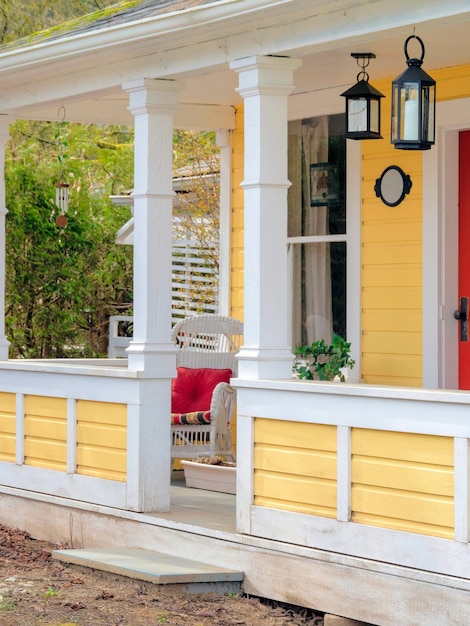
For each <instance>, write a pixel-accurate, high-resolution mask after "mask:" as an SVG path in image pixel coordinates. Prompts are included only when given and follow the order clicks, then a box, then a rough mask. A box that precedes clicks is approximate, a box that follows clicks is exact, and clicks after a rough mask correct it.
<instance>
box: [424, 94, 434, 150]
mask: <svg viewBox="0 0 470 626" xmlns="http://www.w3.org/2000/svg"><path fill="white" fill-rule="evenodd" d="M421 98H422V99H421V103H422V104H421V106H422V113H421V115H422V120H423V139H424V141H430V142H432V143H434V103H435V98H436V88H435V85H431V86H429V87H428V86H423V87H422V96H421Z"/></svg>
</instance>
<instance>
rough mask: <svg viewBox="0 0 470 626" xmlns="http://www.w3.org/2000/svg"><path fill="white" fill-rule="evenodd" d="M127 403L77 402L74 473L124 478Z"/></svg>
mask: <svg viewBox="0 0 470 626" xmlns="http://www.w3.org/2000/svg"><path fill="white" fill-rule="evenodd" d="M126 451H127V406H126V405H125V404H116V403H112V402H91V401H88V400H78V401H77V473H78V474H84V475H86V476H95V477H97V478H107V479H110V480H119V481H125V480H126V467H127V459H126Z"/></svg>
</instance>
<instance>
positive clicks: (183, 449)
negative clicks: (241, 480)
mask: <svg viewBox="0 0 470 626" xmlns="http://www.w3.org/2000/svg"><path fill="white" fill-rule="evenodd" d="M242 337H243V323H242V322H240V321H238V320H236V319H233V318H230V317H223V316H219V315H212V314H203V315H198V316H196V317H189V318H187V319H185V320H182V321H181V322H178V323H177V324H176V325H175V326H174V327H173V331H172V340H173V341H174V342H175V343H176V344H177V346H178V347H179V350H178V352H177V356H176V365H177V367H190V368H206V367H207V368H214V369H225V368H229V369H231V370H232V372H233V375H234V376H236V375H237V359H236V354H237V352H238V350H239V349H240V345H241V340H242ZM234 408H235V390H234V389H233V387H231V385H229V384H227V383H219V384H218V385H217V386H216V387H215V389H214V393H213V395H212V402H211V407H210V413H211V422H210V424H204V425H199V424H198V425H193V424H185V425H172V426H171V457H172V458H177V459H189V458H198V457H200V456H214V455H221V456H224V457H227V458H228V457H230V458H232V459H233V460H235V456H234V452H233V447H232V437H231V432H230V428H231V422H232V417H233V411H234Z"/></svg>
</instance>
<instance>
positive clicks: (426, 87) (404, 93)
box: [391, 35, 436, 150]
mask: <svg viewBox="0 0 470 626" xmlns="http://www.w3.org/2000/svg"><path fill="white" fill-rule="evenodd" d="M410 39H417V40H418V42H419V43H420V45H421V58H420V59H415V58H413V59H410V57H409V56H408V42H409V41H410ZM404 48H405V56H406V63H407V65H408V69H406V70H405V71H404V72H403V74H400V76H399V77H398V78H395V80H394V81H393V82H392V136H391V140H392V143H393V144H394V145H395V148H398V149H400V150H429V149H430V148H431V146H432V145H433V144H434V137H435V124H436V81H435V80H433V79H432V78H431V77H430V76H429V74H426V72H425V71H424V70H422V69H421V65H422V63H423V59H424V44H423V42H422V40H421V39H420V38H419V37H417V36H416V35H410V37H408V39H407V40H406V41H405V47H404Z"/></svg>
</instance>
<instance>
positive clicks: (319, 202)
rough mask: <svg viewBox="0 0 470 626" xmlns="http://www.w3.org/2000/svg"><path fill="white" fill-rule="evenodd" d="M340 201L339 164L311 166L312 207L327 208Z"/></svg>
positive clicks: (313, 164)
mask: <svg viewBox="0 0 470 626" xmlns="http://www.w3.org/2000/svg"><path fill="white" fill-rule="evenodd" d="M338 201H339V177H338V164H337V163H312V164H311V165H310V206H327V205H329V204H336V203H338Z"/></svg>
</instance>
